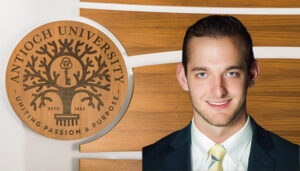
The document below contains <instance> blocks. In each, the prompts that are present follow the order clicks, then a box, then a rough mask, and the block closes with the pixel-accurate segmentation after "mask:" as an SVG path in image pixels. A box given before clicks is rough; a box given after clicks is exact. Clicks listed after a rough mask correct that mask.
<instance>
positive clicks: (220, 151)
mask: <svg viewBox="0 0 300 171" xmlns="http://www.w3.org/2000/svg"><path fill="white" fill-rule="evenodd" d="M209 153H210V154H211V157H212V159H213V160H216V161H222V160H223V157H224V155H225V153H226V150H225V148H224V147H223V146H222V145H219V144H215V145H214V146H212V147H211V148H210V150H209Z"/></svg>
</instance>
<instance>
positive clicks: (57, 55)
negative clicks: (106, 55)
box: [23, 39, 111, 126]
mask: <svg viewBox="0 0 300 171" xmlns="http://www.w3.org/2000/svg"><path fill="white" fill-rule="evenodd" d="M96 54H97V51H96V50H95V49H93V47H92V46H90V45H89V44H87V43H85V42H82V41H79V40H77V41H76V42H75V41H74V39H64V40H62V39H58V41H57V42H56V41H51V42H48V43H46V44H44V45H42V46H40V48H39V49H38V50H36V55H37V56H35V55H31V58H30V60H28V62H27V64H26V67H25V70H24V72H25V73H24V75H23V88H24V91H28V90H34V93H33V94H32V96H33V99H32V101H31V102H30V106H32V107H33V109H34V110H35V111H36V110H37V108H42V107H44V106H46V103H47V101H49V102H52V101H53V99H52V98H51V97H50V96H48V95H49V94H50V93H52V94H53V93H54V94H56V95H58V96H59V98H60V99H61V102H62V107H63V109H62V113H55V114H54V119H55V120H56V125H60V126H74V125H77V124H78V120H79V118H80V116H79V114H76V113H72V112H71V108H72V100H73V98H74V96H75V95H77V94H79V93H81V94H84V95H83V97H82V98H81V102H87V103H88V106H91V107H92V108H97V110H98V111H100V110H101V107H102V106H103V105H104V103H103V100H102V99H101V95H102V93H103V92H104V91H110V86H111V78H110V75H109V69H108V67H107V64H106V62H105V60H103V58H102V56H101V55H96ZM75 65H76V66H77V67H76V68H75V67H74V66H75Z"/></svg>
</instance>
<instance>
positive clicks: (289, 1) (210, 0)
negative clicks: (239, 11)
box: [81, 0, 300, 8]
mask: <svg viewBox="0 0 300 171" xmlns="http://www.w3.org/2000/svg"><path fill="white" fill-rule="evenodd" d="M81 1H82V2H100V3H120V4H135V5H164V6H198V7H246V8H249V7H279V8H282V7H293V8H296V7H300V1H299V0H247V1H245V0H226V1H225V0H223V1H220V0H167V1H166V0H165V1H162V0H151V1H149V0H81Z"/></svg>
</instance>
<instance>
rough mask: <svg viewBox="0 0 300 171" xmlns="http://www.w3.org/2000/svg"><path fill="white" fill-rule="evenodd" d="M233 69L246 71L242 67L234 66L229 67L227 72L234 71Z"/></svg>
mask: <svg viewBox="0 0 300 171" xmlns="http://www.w3.org/2000/svg"><path fill="white" fill-rule="evenodd" d="M232 69H237V70H244V69H245V68H244V67H243V66H241V65H234V66H230V67H227V68H226V70H227V71H228V70H232Z"/></svg>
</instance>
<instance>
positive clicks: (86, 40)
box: [6, 20, 133, 140]
mask: <svg viewBox="0 0 300 171" xmlns="http://www.w3.org/2000/svg"><path fill="white" fill-rule="evenodd" d="M108 33H109V31H108V30H106V29H105V28H103V27H99V26H91V25H89V24H86V23H83V22H78V21H68V20H63V21H55V22H51V23H47V24H44V25H42V26H39V27H37V28H36V29H34V30H32V31H31V32H30V33H28V34H27V35H26V36H25V37H24V38H23V39H22V40H21V41H20V42H19V43H18V45H17V46H16V47H15V49H14V50H13V52H12V54H11V57H10V59H9V63H8V65H7V70H6V88H7V95H8V98H9V101H10V103H11V105H12V107H13V109H14V111H15V113H16V114H17V115H18V117H19V118H20V119H21V120H22V121H23V122H24V123H25V124H26V125H27V126H28V127H29V128H31V129H32V130H34V131H35V132H37V133H38V134H41V135H43V136H46V137H49V138H54V139H60V140H75V139H82V138H87V137H91V136H92V135H95V134H98V133H99V135H104V134H105V133H106V132H107V131H109V130H111V129H112V128H113V127H114V126H115V125H116V124H117V123H118V121H119V120H120V119H121V118H122V116H123V114H124V113H125V111H126V108H127V107H128V105H129V102H130V97H131V92H132V91H131V90H132V86H133V82H132V70H131V67H127V66H126V61H125V60H124V59H128V58H127V55H126V52H125V51H124V48H123V47H122V45H121V44H120V42H118V40H117V39H116V38H115V37H114V36H113V35H111V34H110V33H109V34H108Z"/></svg>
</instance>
